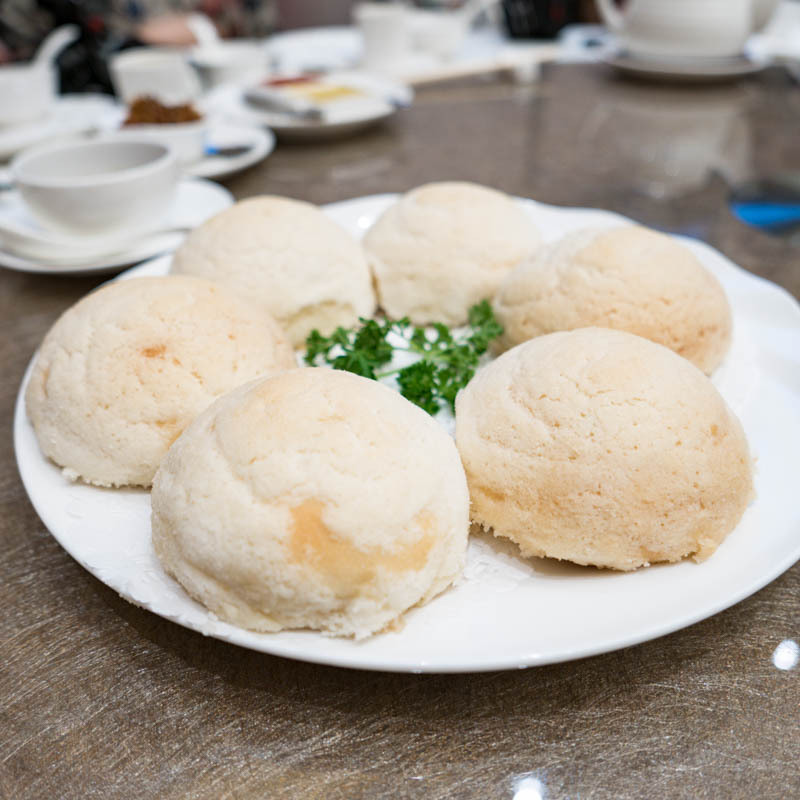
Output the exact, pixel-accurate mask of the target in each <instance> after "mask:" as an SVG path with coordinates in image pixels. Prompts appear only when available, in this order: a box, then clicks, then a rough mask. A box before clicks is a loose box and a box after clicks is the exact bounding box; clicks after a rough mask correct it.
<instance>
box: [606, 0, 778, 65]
mask: <svg viewBox="0 0 800 800" xmlns="http://www.w3.org/2000/svg"><path fill="white" fill-rule="evenodd" d="M777 2H778V0H628V2H627V4H626V6H625V9H624V10H622V9H620V8H618V7H617V6H616V5H615V3H614V0H597V5H598V8H599V10H600V14H601V16H602V17H603V20H604V21H605V23H606V25H608V27H609V28H610V29H611V30H612V31H613V32H614V33H615V34H616V35H617V38H618V39H619V41H620V44H621V46H622V47H623V48H624V49H625V50H627V51H628V52H630V53H631V54H633V55H636V56H641V57H651V58H652V57H655V58H726V57H731V56H737V55H739V54H740V53H741V52H742V47H743V46H744V43H745V40H746V39H747V37H748V36H749V35H750V34H751V33H752V32H753V31H755V30H758V29H759V28H761V27H763V25H764V24H766V22H767V20H768V19H769V17H770V16H771V14H772V12H773V11H774V10H775V6H776V5H777Z"/></svg>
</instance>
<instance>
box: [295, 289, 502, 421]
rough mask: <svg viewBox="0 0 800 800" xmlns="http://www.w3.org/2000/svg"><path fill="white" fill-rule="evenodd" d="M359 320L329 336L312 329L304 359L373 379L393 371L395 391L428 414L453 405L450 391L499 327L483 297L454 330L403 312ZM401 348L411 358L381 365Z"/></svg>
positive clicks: (466, 377) (464, 380)
mask: <svg viewBox="0 0 800 800" xmlns="http://www.w3.org/2000/svg"><path fill="white" fill-rule="evenodd" d="M359 322H360V323H361V324H360V327H358V328H356V329H352V330H348V329H346V328H337V329H336V330H335V331H334V332H333V333H332V334H331V335H330V336H323V335H322V334H321V333H320V332H319V331H317V330H313V331H312V332H311V334H310V335H309V337H308V339H307V340H306V355H305V361H306V363H307V364H308V365H310V366H322V365H324V364H328V365H330V366H332V367H333V368H334V369H343V370H347V371H348V372H354V373H355V374H356V375H362V376H364V377H365V378H372V379H373V380H379V379H380V378H385V377H387V376H390V375H394V376H395V379H396V381H397V386H398V388H399V389H400V394H402V395H403V397H405V398H407V399H408V400H410V401H411V402H412V403H416V404H417V405H418V406H419V407H420V408H422V409H424V410H425V411H427V412H428V413H429V414H436V413H437V412H438V411H439V410H440V409H441V408H442V407H443V405H444V404H446V405H448V406H449V407H450V408H451V409H453V410H455V402H456V395H457V394H458V392H459V391H460V390H461V389H463V388H464V387H465V386H466V385H467V384H468V383H469V381H470V380H471V379H472V376H473V375H474V374H475V370H476V368H477V366H478V363H479V361H480V357H481V356H482V355H483V354H484V353H485V352H486V350H487V349H488V348H489V345H490V344H491V342H492V340H494V339H496V338H497V337H498V336H500V334H502V332H503V328H502V326H501V325H500V324H499V323H498V322H497V320H496V319H495V316H494V312H493V311H492V307H491V306H490V305H489V303H488V301H486V300H483V301H482V302H480V303H478V304H477V305H474V306H473V307H472V308H471V309H470V310H469V315H468V325H467V327H466V328H465V329H459V330H456V331H452V330H450V328H448V327H447V325H443V324H442V323H434V324H433V325H431V326H429V327H418V326H415V325H411V323H410V322H409V321H408V319H406V318H404V319H400V320H374V319H363V318H361V319H359ZM401 351H406V352H408V353H411V354H413V355H414V356H416V360H415V361H414V363H412V364H409V365H408V366H404V367H397V368H395V369H391V368H387V369H383V370H382V369H381V368H382V367H391V362H392V361H393V360H394V358H395V356H396V354H397V353H398V352H401Z"/></svg>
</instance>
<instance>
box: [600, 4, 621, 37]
mask: <svg viewBox="0 0 800 800" xmlns="http://www.w3.org/2000/svg"><path fill="white" fill-rule="evenodd" d="M597 8H598V10H599V11H600V16H601V17H602V18H603V22H605V24H606V25H608V27H609V28H610V29H611V30H612V31H614V32H619V31H621V30H622V29H623V28H624V27H625V15H624V14H623V13H622V12H621V11H620V10H619V9H618V8H617V6H616V5H615V4H614V0H597Z"/></svg>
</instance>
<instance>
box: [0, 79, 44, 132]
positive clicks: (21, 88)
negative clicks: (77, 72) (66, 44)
mask: <svg viewBox="0 0 800 800" xmlns="http://www.w3.org/2000/svg"><path fill="white" fill-rule="evenodd" d="M55 99H56V72H55V70H54V69H53V68H52V67H51V66H50V64H6V65H3V66H1V67H0V125H21V124H22V123H25V122H31V121H32V120H36V119H39V117H43V116H44V115H45V114H46V113H47V111H48V110H49V109H50V107H51V106H52V105H53V103H54V102H55Z"/></svg>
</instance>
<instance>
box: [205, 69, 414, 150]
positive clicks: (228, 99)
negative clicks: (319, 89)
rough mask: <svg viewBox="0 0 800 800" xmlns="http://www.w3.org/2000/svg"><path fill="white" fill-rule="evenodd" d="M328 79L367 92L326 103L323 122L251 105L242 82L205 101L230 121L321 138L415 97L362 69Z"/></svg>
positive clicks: (369, 121) (353, 129) (357, 126)
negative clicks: (348, 98)
mask: <svg viewBox="0 0 800 800" xmlns="http://www.w3.org/2000/svg"><path fill="white" fill-rule="evenodd" d="M325 80H326V81H329V82H332V83H339V84H343V85H345V86H353V87H355V88H358V89H362V90H364V91H365V92H366V93H367V96H365V97H363V98H359V100H358V101H357V102H352V103H349V102H339V103H331V104H330V105H329V106H326V107H324V109H323V114H324V117H323V119H322V121H321V122H313V121H308V120H302V119H298V118H296V117H294V116H292V115H290V114H284V113H281V112H278V111H266V110H263V109H259V108H257V107H255V106H252V105H250V104H249V103H247V101H246V100H245V99H244V90H245V88H246V87H245V86H244V85H242V84H225V85H222V86H219V87H217V88H216V89H212V90H211V91H210V92H209V93H208V94H207V95H206V96H205V98H204V99H203V103H202V105H203V108H204V109H205V110H206V111H207V113H209V114H213V115H216V116H221V117H225V118H227V119H228V120H230V121H231V122H234V121H235V122H239V123H241V124H246V125H257V126H261V127H269V128H271V129H272V130H273V131H275V133H276V134H278V136H281V137H283V138H287V139H288V138H291V139H294V140H303V141H319V140H324V139H330V138H335V137H340V136H349V135H350V134H353V133H357V132H358V131H361V130H363V129H365V128H369V127H371V126H372V125H375V124H376V123H378V122H381V121H382V120H384V119H387V118H388V117H391V116H392V115H394V114H395V113H396V112H397V110H398V108H401V107H403V106H407V105H409V104H410V103H411V102H412V100H413V97H414V92H413V91H412V90H411V89H410V88H409V87H408V86H406V85H405V84H402V83H399V82H397V81H394V80H392V79H390V78H385V77H383V76H379V75H375V74H372V73H369V72H361V71H359V70H352V71H347V72H335V73H330V74H328V75H326V76H325Z"/></svg>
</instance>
